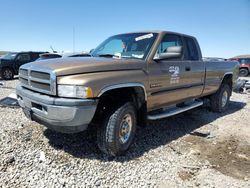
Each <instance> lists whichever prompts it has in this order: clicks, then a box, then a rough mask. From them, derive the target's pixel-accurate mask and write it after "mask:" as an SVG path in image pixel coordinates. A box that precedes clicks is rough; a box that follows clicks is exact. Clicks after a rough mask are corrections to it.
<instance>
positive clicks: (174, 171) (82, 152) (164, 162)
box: [0, 79, 250, 187]
mask: <svg viewBox="0 0 250 188" xmlns="http://www.w3.org/2000/svg"><path fill="white" fill-rule="evenodd" d="M17 82H18V81H17V79H16V80H13V81H6V82H5V86H4V87H2V88H1V87H0V99H1V98H3V97H6V96H8V95H9V94H10V93H12V92H14V91H15V86H16V83H17ZM249 121H250V94H249V93H248V94H247V93H245V94H235V93H234V94H233V96H232V98H231V102H230V106H229V110H228V111H227V112H225V113H222V114H217V113H213V112H211V111H210V110H209V109H208V108H206V107H202V108H197V109H195V110H192V111H189V112H186V113H184V114H181V115H178V116H174V117H171V118H168V119H164V120H161V121H157V122H150V123H149V125H148V126H147V127H145V128H138V131H137V136H136V139H135V143H134V144H133V145H132V147H131V149H130V150H129V151H128V153H127V154H126V155H125V156H122V157H117V158H109V157H108V156H106V155H104V154H102V153H101V152H100V151H99V150H98V149H97V147H96V144H95V142H94V140H95V138H94V134H93V133H92V132H90V131H87V132H83V133H79V134H73V135H67V134H61V133H56V132H53V131H51V130H48V129H46V128H44V127H43V126H41V125H39V124H37V123H35V122H31V121H30V120H28V119H26V117H25V116H24V114H23V113H22V111H21V109H19V108H6V107H0V187H98V186H99V187H250V123H249Z"/></svg>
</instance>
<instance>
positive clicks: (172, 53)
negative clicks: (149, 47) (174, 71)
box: [154, 46, 182, 61]
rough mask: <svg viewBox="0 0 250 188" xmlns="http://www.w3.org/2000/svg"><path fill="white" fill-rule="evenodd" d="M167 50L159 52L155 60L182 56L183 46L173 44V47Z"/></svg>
mask: <svg viewBox="0 0 250 188" xmlns="http://www.w3.org/2000/svg"><path fill="white" fill-rule="evenodd" d="M165 51H166V52H163V53H160V54H157V55H156V56H155V57H154V60H155V61H157V60H163V59H171V58H177V57H180V56H181V54H182V46H171V47H168V48H167V49H166V50H165Z"/></svg>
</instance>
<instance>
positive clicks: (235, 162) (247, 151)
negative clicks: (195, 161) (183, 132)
mask: <svg viewBox="0 0 250 188" xmlns="http://www.w3.org/2000/svg"><path fill="white" fill-rule="evenodd" d="M185 141H186V142H187V143H189V147H190V146H191V147H190V148H189V149H190V154H195V155H197V156H198V157H199V158H201V159H205V160H207V161H209V163H210V164H211V165H212V167H213V168H215V169H216V170H218V171H220V172H221V173H223V174H225V175H228V176H231V177H234V178H237V179H249V178H250V145H249V144H248V143H245V142H242V141H241V142H239V140H238V139H236V138H234V137H229V138H227V139H224V140H223V141H217V142H216V141H215V140H214V139H207V138H201V137H199V136H193V135H190V136H188V137H186V138H185Z"/></svg>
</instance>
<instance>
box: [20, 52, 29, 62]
mask: <svg viewBox="0 0 250 188" xmlns="http://www.w3.org/2000/svg"><path fill="white" fill-rule="evenodd" d="M17 60H18V61H21V62H29V61H30V55H29V54H20V55H19V56H18V57H17Z"/></svg>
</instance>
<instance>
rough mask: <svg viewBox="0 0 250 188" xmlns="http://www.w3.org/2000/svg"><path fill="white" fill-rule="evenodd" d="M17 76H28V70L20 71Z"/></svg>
mask: <svg viewBox="0 0 250 188" xmlns="http://www.w3.org/2000/svg"><path fill="white" fill-rule="evenodd" d="M19 74H22V75H24V76H28V70H26V69H20V70H19Z"/></svg>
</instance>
